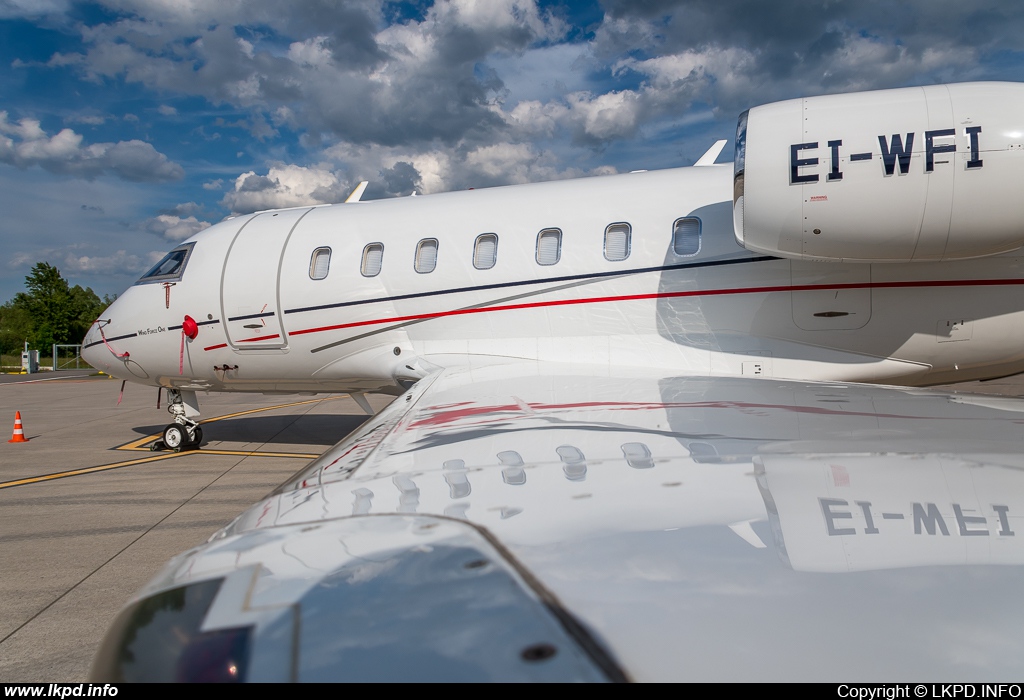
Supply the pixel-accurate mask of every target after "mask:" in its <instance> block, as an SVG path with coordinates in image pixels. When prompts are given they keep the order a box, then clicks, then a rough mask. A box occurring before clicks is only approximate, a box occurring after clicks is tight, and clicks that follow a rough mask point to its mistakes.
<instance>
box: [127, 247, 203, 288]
mask: <svg viewBox="0 0 1024 700" xmlns="http://www.w3.org/2000/svg"><path fill="white" fill-rule="evenodd" d="M194 246H195V243H186V244H184V245H180V246H178V247H177V248H175V249H174V250H172V251H171V252H170V253H168V254H167V255H165V256H164V257H163V258H161V259H160V262H158V263H157V264H156V265H154V266H153V267H152V268H150V270H149V272H147V273H146V274H144V275H143V276H142V277H141V278H139V281H138V282H136V284H149V283H151V282H177V281H178V280H180V279H181V276H182V275H183V274H185V265H186V264H188V259H189V257H190V256H191V255H192V248H193V247H194Z"/></svg>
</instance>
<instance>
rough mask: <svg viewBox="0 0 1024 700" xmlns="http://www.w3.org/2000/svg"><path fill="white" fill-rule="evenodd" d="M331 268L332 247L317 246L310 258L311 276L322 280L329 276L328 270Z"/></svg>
mask: <svg viewBox="0 0 1024 700" xmlns="http://www.w3.org/2000/svg"><path fill="white" fill-rule="evenodd" d="M330 268H331V249H330V248H317V249H316V250H314V251H313V257H311V258H310V259H309V278H310V279H314V280H322V279H323V278H325V277H327V271H328V270H330Z"/></svg>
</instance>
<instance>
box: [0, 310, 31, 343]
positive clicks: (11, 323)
mask: <svg viewBox="0 0 1024 700" xmlns="http://www.w3.org/2000/svg"><path fill="white" fill-rule="evenodd" d="M31 337H32V317H31V316H29V314H28V312H27V311H25V309H23V308H21V307H19V306H15V304H14V302H13V301H9V302H7V303H6V304H4V305H3V306H0V354H4V355H17V354H19V353H20V352H21V351H22V349H24V347H25V346H24V343H25V341H26V340H30V339H31Z"/></svg>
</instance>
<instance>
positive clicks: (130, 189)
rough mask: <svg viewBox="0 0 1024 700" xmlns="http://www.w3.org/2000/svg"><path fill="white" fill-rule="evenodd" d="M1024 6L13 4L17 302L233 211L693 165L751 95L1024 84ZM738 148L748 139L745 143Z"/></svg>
mask: <svg viewBox="0 0 1024 700" xmlns="http://www.w3.org/2000/svg"><path fill="white" fill-rule="evenodd" d="M1020 37H1024V4H1021V3H1010V2H1005V1H1004V0H998V1H994V0H975V1H973V2H969V3H966V2H962V1H958V2H948V1H946V0H900V1H895V0H857V1H856V2H844V1H843V0H817V1H815V2H810V1H791V2H783V1H780V2H764V1H762V0H711V1H709V0H687V1H684V0H631V1H630V0H603V1H598V0H593V1H581V2H556V1H553V0H543V1H541V2H537V1H535V0H449V1H443V2H441V1H439V2H428V1H425V0H423V1H420V2H383V1H381V0H366V1H360V2H333V1H331V0H291V1H290V2H288V3H279V2H273V1H271V0H246V1H242V0H218V1H216V2H209V1H208V0H99V1H95V2H92V1H91V2H77V1H75V0H0V65H2V66H4V69H3V70H0V204H2V207H3V212H4V214H3V216H2V217H0V237H2V240H3V244H4V253H3V255H2V256H0V301H3V300H6V299H9V298H10V297H11V296H13V295H14V294H15V293H16V292H18V291H20V290H21V289H22V285H23V280H24V277H25V275H26V274H27V272H28V271H29V269H31V267H32V265H33V264H34V263H35V262H37V261H47V262H50V263H51V264H54V265H56V266H57V267H59V268H60V269H61V271H62V272H63V273H64V275H65V276H66V277H68V278H69V279H70V280H71V281H72V282H73V283H78V284H82V285H83V286H91V287H92V288H93V289H94V290H95V291H97V292H98V293H99V294H101V295H102V294H116V293H119V292H121V291H122V290H123V289H124V288H125V287H127V286H128V285H130V284H131V283H132V282H133V281H134V280H135V279H136V278H137V277H138V276H139V274H140V273H141V272H143V271H144V270H145V268H147V267H148V265H149V264H150V263H151V262H152V261H153V260H154V258H159V257H160V256H161V255H162V254H163V252H165V251H166V250H169V249H170V248H172V247H173V246H174V245H175V243H176V242H177V241H179V240H183V239H184V238H186V237H188V236H190V235H192V234H193V233H195V232H196V231H198V230H201V229H202V228H203V227H205V226H208V225H210V224H211V223H216V222H217V221H219V220H221V219H222V218H224V217H225V216H228V215H230V214H232V213H245V212H250V211H255V210H259V209H267V208H273V207H281V206H295V205H302V204H313V203H325V202H337V201H341V200H343V199H344V198H345V196H347V194H348V192H349V191H350V190H351V189H352V188H353V187H354V186H355V185H356V183H358V182H359V181H360V180H364V179H365V180H369V181H370V182H371V185H370V187H369V189H368V191H367V194H366V198H377V197H388V196H400V195H407V194H409V193H410V192H412V191H413V190H415V191H417V192H420V193H423V194H426V193H431V192H438V191H445V190H452V189H462V188H467V187H487V186H494V185H503V184H511V183H521V182H532V181H539V180H549V179H555V178H566V177H581V176H591V175H600V174H604V173H613V172H623V171H629V170H637V169H655V168H666V167H674V166H679V165H689V164H691V163H693V161H694V160H695V159H696V158H698V157H699V156H700V155H701V153H703V151H704V150H706V149H707V147H708V146H709V145H710V144H711V143H712V142H713V141H714V140H715V139H717V138H731V136H732V133H733V131H734V127H735V120H736V116H737V114H738V113H739V112H740V111H742V110H743V109H746V108H747V107H750V106H753V105H756V104H761V103H764V102H770V101H773V100H778V99H787V98H791V97H797V96H801V95H813V94H821V93H829V92H842V91H848V90H866V89H875V88H887V87H901V86H907V85H922V84H931V83H938V82H957V81H965V80H1014V81H1016V80H1024V39H1021V38H1020ZM730 154H731V141H730V145H729V147H728V148H727V150H726V152H725V154H723V158H726V157H729V156H730Z"/></svg>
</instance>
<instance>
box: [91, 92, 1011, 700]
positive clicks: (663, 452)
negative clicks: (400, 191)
mask: <svg viewBox="0 0 1024 700" xmlns="http://www.w3.org/2000/svg"><path fill="white" fill-rule="evenodd" d="M739 124H740V128H739V129H738V133H737V139H736V143H737V148H736V152H737V155H736V162H735V164H734V167H733V168H729V167H727V166H715V165H705V164H704V161H708V160H713V154H714V153H717V150H715V149H713V150H712V151H711V152H709V153H710V154H709V155H708V156H706V157H705V158H702V159H701V161H700V162H699V165H700V167H693V168H682V169H677V170H668V171H662V172H646V173H632V174H628V175H619V176H615V177H606V178H592V179H587V180H575V181H563V182H554V183H547V184H537V185H524V186H519V187H507V188H496V189H491V190H476V191H468V192H456V193H449V194H440V195H431V196H429V197H408V198H405V199H397V200H387V201H377V202H368V203H365V204H348V205H337V206H325V207H304V208H297V209H289V210H283V211H277V212H262V213H258V214H253V215H250V216H245V217H239V218H235V219H231V220H229V221H225V222H222V223H220V224H218V225H217V226H214V227H211V228H210V229H208V230H206V231H204V232H202V233H201V234H199V235H197V236H195V237H194V238H192V239H190V240H189V241H186V242H185V243H184V244H183V245H182V246H181V247H179V248H178V249H176V250H175V251H174V252H172V253H171V254H170V255H169V256H168V258H167V259H165V260H164V261H163V262H161V263H160V264H159V265H158V266H157V267H156V268H154V270H153V271H152V272H151V273H149V274H147V275H146V276H145V277H144V278H143V279H142V280H140V282H139V284H137V285H135V286H133V287H132V288H131V289H129V290H128V292H126V293H125V294H124V295H123V296H122V297H121V298H120V299H118V301H117V302H116V303H115V304H114V305H113V306H112V307H111V308H110V309H109V310H108V311H107V312H105V313H104V317H103V318H102V319H101V320H100V321H99V322H98V323H97V325H96V326H94V328H93V329H92V330H91V331H90V334H89V337H88V338H87V340H86V345H87V348H86V350H85V353H86V355H87V357H88V359H89V361H90V362H92V363H93V364H94V365H96V366H98V367H101V368H103V369H105V370H106V371H108V372H110V373H111V374H114V375H116V376H119V377H124V378H127V379H133V380H135V381H139V382H143V383H149V384H154V385H159V386H163V387H167V388H168V389H169V390H170V391H169V392H168V393H169V394H170V395H171V401H172V403H171V408H174V409H175V421H176V423H175V424H174V425H171V426H168V428H167V429H166V430H165V432H164V443H165V444H166V445H168V446H170V447H174V446H175V444H184V442H185V436H184V434H183V432H182V430H184V429H187V431H188V441H189V442H191V443H192V444H196V443H199V442H200V441H201V431H200V426H199V425H198V424H197V423H196V422H195V421H194V420H191V419H192V418H194V417H195V414H196V412H197V406H196V402H195V401H194V398H195V392H196V391H198V390H205V389H209V390H222V391H270V392H273V391H292V392H294V391H308V392H319V391H348V392H351V393H353V394H354V396H355V397H356V400H357V401H359V400H361V399H362V397H360V395H359V392H366V391H385V392H391V393H399V392H401V391H403V390H406V389H408V390H407V391H405V394H404V395H403V396H402V397H401V398H399V399H397V400H395V401H393V402H391V403H390V404H389V405H388V406H387V407H386V408H385V409H384V410H382V411H381V412H380V413H378V414H377V415H376V416H375V417H374V418H372V419H370V420H369V421H367V422H366V423H364V424H363V425H362V426H361V427H360V428H358V429H357V430H356V431H354V432H353V433H352V434H350V435H349V436H347V437H346V438H344V439H343V440H342V441H341V442H339V443H338V444H336V445H335V446H334V447H332V448H331V449H329V450H328V451H327V452H325V453H324V454H323V455H322V456H321V457H319V458H318V459H316V460H314V461H313V462H311V463H310V464H309V465H308V466H307V467H306V468H304V469H303V470H302V471H301V472H300V473H299V474H297V475H296V476H295V477H293V478H292V479H291V480H290V481H289V482H287V483H285V484H283V485H282V486H281V487H280V488H278V489H277V490H276V491H275V492H274V493H273V494H271V495H269V496H268V497H267V498H265V499H264V500H263V501H261V502H260V503H258V504H256V505H254V506H253V507H251V508H250V509H249V510H247V511H246V512H245V513H243V514H242V515H240V516H239V517H238V518H236V519H235V520H234V521H233V522H232V523H231V524H230V525H229V526H227V527H226V528H224V529H223V530H221V531H219V532H218V533H216V534H214V535H213V536H212V537H211V538H210V539H209V541H208V542H207V543H206V544H204V545H201V546H199V547H196V548H194V549H192V550H190V551H188V552H186V553H184V554H182V555H180V556H179V557H177V558H176V559H174V560H173V561H172V562H170V563H169V564H168V565H167V566H166V567H165V568H164V569H163V571H162V572H161V573H160V574H158V575H157V576H156V577H155V578H154V579H153V580H152V581H151V582H150V584H148V585H147V587H146V588H144V589H143V590H142V591H141V592H140V593H139V594H137V595H136V597H135V598H134V599H133V600H132V601H131V602H130V603H129V605H128V606H127V607H126V608H125V609H124V610H123V611H122V613H121V614H120V615H119V616H118V619H117V620H116V621H115V622H114V624H113V626H112V627H111V630H110V632H109V633H108V635H107V638H106V641H105V642H104V644H103V646H102V648H101V650H100V652H99V654H98V655H97V657H96V661H95V663H94V666H93V671H92V680H93V681H94V682H123V681H135V680H138V681H160V680H201V681H211V680H226V681H237V680H248V681H264V682H266V681H287V680H293V681H295V680H301V681H320V682H323V681H329V680H348V681H350V680H356V681H366V680H383V681H391V682H395V681H439V680H440V681H455V680H461V681H467V680H475V681H480V680H499V681H509V680H518V681H523V680H534V681H538V680H539V681H561V682H565V681H570V680H573V681H580V680H613V681H614V680H630V679H633V680H640V681H645V680H652V681H665V680H690V681H692V680H728V681H732V682H735V681H736V680H759V681H765V680H782V681H788V682H792V681H794V680H816V681H822V680H825V681H831V682H835V679H837V678H843V679H848V680H858V681H864V682H867V681H870V682H873V683H877V682H879V681H889V680H891V681H893V682H898V681H900V679H905V678H907V677H908V676H916V677H923V678H935V679H941V680H949V681H951V682H960V681H962V679H963V678H972V679H975V680H980V681H988V680H989V679H992V680H995V681H1002V680H1004V679H1005V678H1006V677H1007V676H1015V675H1019V674H1020V666H1021V664H1020V658H1021V654H1020V642H1019V639H1020V633H1019V630H1020V628H1021V625H1022V624H1024V616H1022V614H1021V606H1020V604H1019V598H1020V596H1019V591H1020V590H1021V583H1022V580H1024V569H1022V567H1021V563H1022V562H1024V546H1022V545H1021V540H1020V539H1019V538H1021V537H1024V516H1022V511H1024V500H1022V499H1021V498H1019V497H1015V495H1014V494H1019V493H1020V492H1021V490H1020V487H1021V484H1020V483H1018V482H1020V481H1021V478H1020V477H1021V475H1022V474H1024V447H1022V446H1024V422H1022V421H1021V415H1022V413H1024V402H1022V401H1021V400H1020V399H1016V398H1002V397H997V398H994V397H977V396H974V397H972V396H970V395H960V394H957V395H945V394H941V393H937V392H932V391H928V390H924V389H906V388H897V387H879V386H871V385H867V384H849V383H847V382H850V381H860V382H886V383H890V384H896V383H901V384H907V385H925V384H930V383H940V382H948V381H955V380H961V379H976V378H980V377H992V376H997V375H1005V374H1011V373H1015V372H1021V371H1024V342H1022V341H1024V337H1022V336H1024V294H1022V291H1024V288H1022V286H1021V285H1022V284H1024V276H1022V274H1021V273H1022V269H1021V268H1022V263H1024V255H1021V254H1020V253H1018V252H1017V251H1018V250H1019V249H1020V248H1021V246H1022V245H1024V226H1022V225H1021V222H1024V197H1020V196H1019V194H1018V193H1017V192H1016V189H1017V186H1018V185H1017V183H1019V182H1020V181H1021V174H1022V173H1024V86H1022V85H1005V84H991V83H986V84H963V85H950V86H934V87H928V88H914V89H906V90H896V91H886V92H879V93H865V94H861V95H852V96H843V95H838V96H829V97H822V98H810V99H806V100H794V101H790V102H783V103H778V104H774V105H767V106H764V107H758V108H755V109H752V110H750V111H749V112H748V113H746V114H744V115H743V116H741V118H740V121H739ZM810 380H828V381H810ZM836 380H839V381H836ZM410 384H415V385H414V386H411V388H410V387H409V385H410ZM363 403H364V404H366V402H365V400H363ZM189 411H191V412H192V413H191V414H190V413H189ZM190 421H191V422H190ZM496 630H497V631H498V633H496V632H495V631H496ZM978 640H981V641H980V642H979V641H978ZM920 687H923V686H920ZM999 687H1002V686H999Z"/></svg>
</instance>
